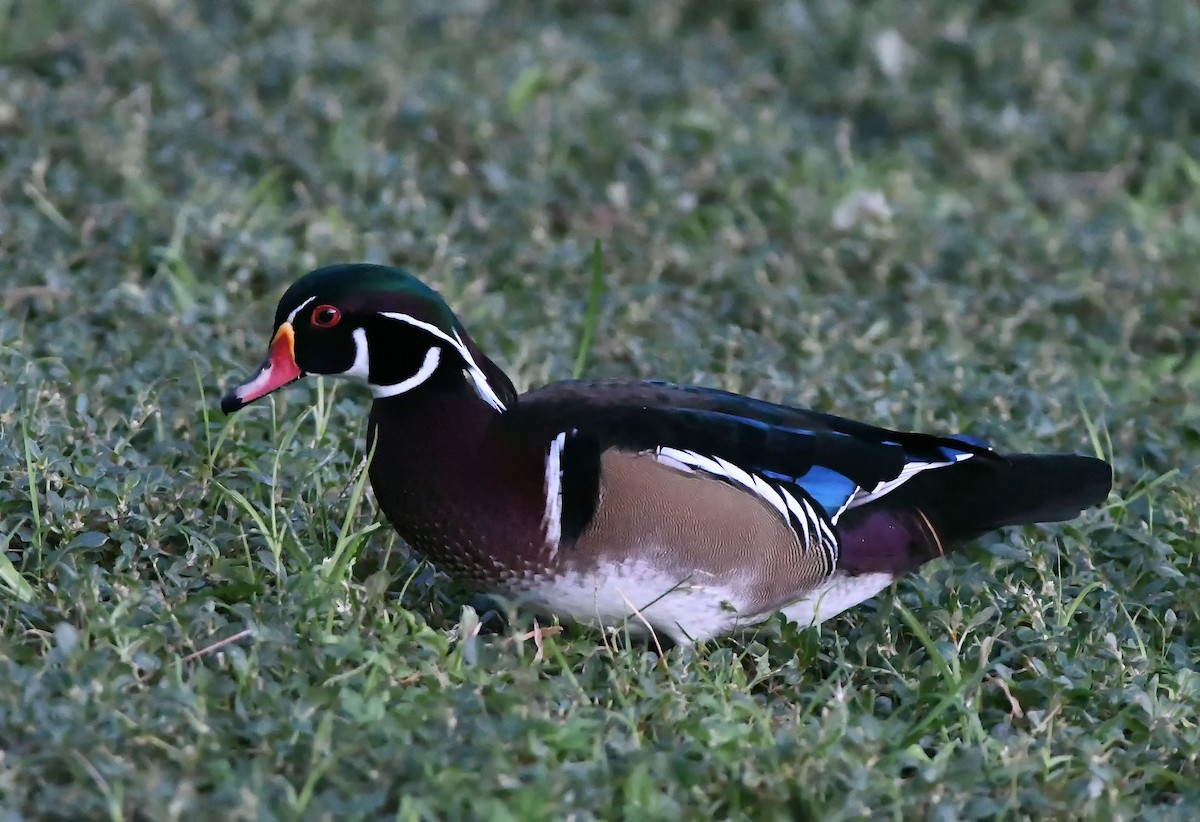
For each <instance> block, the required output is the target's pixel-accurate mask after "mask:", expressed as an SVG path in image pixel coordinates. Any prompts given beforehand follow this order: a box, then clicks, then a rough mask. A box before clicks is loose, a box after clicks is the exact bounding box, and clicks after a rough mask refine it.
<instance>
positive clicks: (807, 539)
mask: <svg viewBox="0 0 1200 822" xmlns="http://www.w3.org/2000/svg"><path fill="white" fill-rule="evenodd" d="M783 498H784V499H786V500H787V507H788V510H789V511H791V512H792V513H793V514H794V515H795V516H796V519H797V521H799V523H800V527H801V528H802V529H803V530H804V550H805V551H807V550H808V549H809V548H811V547H812V534H811V533H809V530H808V515H807V514H806V513H804V509H803V508H801V507H800V503H798V502H796V498H795V497H793V496H792V495H791V494H789V493H788V492H787V491H784V492H783Z"/></svg>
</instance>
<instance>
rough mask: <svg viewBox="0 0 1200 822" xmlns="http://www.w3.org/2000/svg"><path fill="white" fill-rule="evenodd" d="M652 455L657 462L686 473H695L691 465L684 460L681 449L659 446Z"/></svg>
mask: <svg viewBox="0 0 1200 822" xmlns="http://www.w3.org/2000/svg"><path fill="white" fill-rule="evenodd" d="M654 456H655V457H656V458H657V459H658V461H659V462H661V463H664V464H666V465H669V466H671V467H672V468H674V469H676V470H679V471H683V472H685V473H688V474H694V473H695V471H693V470H692V466H690V465H688V464H687V463H686V462H684V460H685V459H686V457H684V456H683V452H682V451H678V450H676V449H674V448H659V449H658V450H657V451H655V452H654Z"/></svg>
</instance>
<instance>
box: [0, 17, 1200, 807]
mask: <svg viewBox="0 0 1200 822" xmlns="http://www.w3.org/2000/svg"><path fill="white" fill-rule="evenodd" d="M1032 5H1033V4H1030V7H1032ZM1044 5H1045V9H1044V10H1041V11H1029V10H1025V4H1015V3H999V2H978V3H969V4H962V3H957V2H951V0H930V2H922V3H910V2H907V0H881V1H880V2H876V3H871V4H861V5H860V4H844V3H840V2H832V0H830V1H829V2H825V1H824V0H818V1H817V2H809V3H772V4H765V3H763V4H760V3H754V2H738V3H735V4H717V3H705V2H699V1H697V2H683V1H682V0H667V2H660V3H654V4H651V3H645V4H642V3H631V2H613V3H576V2H571V3H567V2H560V3H549V4H544V3H532V2H512V3H504V4H500V3H466V2H446V1H445V0H441V1H440V2H419V3H405V4H399V3H382V2H380V3H378V4H369V3H353V4H352V3H344V4H326V3H317V2H315V0H301V1H300V2H294V3H280V2H261V3H232V4H221V3H209V4H192V3H185V2H173V0H163V1H162V2H154V3H148V2H141V3H118V2H111V1H110V0H98V2H92V3H87V4H83V5H80V6H79V8H78V9H74V10H72V12H71V13H70V14H69V15H65V14H63V13H62V7H61V5H49V4H37V3H33V2H28V0H9V2H0V30H2V31H0V255H2V257H0V260H2V262H0V265H2V266H3V274H2V275H0V312H2V313H0V318H2V322H0V538H3V539H5V540H6V541H7V551H6V552H4V553H3V555H2V556H3V557H4V558H3V559H2V560H0V624H2V626H3V627H2V629H0V807H3V809H4V810H5V811H6V814H7V815H5V818H11V819H21V818H46V817H52V816H59V817H61V816H70V817H73V818H88V819H104V818H111V819H171V818H184V819H198V818H206V817H208V816H211V815H213V814H219V815H221V816H223V817H225V818H232V819H251V818H252V819H294V818H306V819H318V818H333V817H338V818H354V817H364V818H400V819H419V818H427V819H433V818H446V819H456V818H468V817H470V818H494V819H539V818H559V819H561V818H574V819H588V818H606V819H614V818H622V817H630V818H639V819H641V818H645V819H654V818H663V819H678V818H708V817H712V818H727V817H728V818H738V817H745V816H755V817H759V818H813V819H856V818H862V817H865V816H872V817H880V818H891V819H920V818H933V819H965V818H982V819H993V818H997V817H1001V818H1029V817H1032V818H1051V817H1053V818H1072V817H1074V818H1088V819H1093V818H1125V819H1130V818H1133V817H1134V816H1138V817H1139V818H1179V819H1186V818H1190V817H1191V816H1192V815H1193V813H1194V810H1193V809H1194V808H1195V807H1196V805H1197V803H1198V802H1200V763H1198V761H1197V757H1198V752H1200V730H1198V728H1197V719H1196V717H1197V716H1200V674H1198V673H1197V670H1196V668H1197V657H1198V655H1200V650H1198V649H1200V565H1198V563H1197V559H1196V555H1197V552H1196V544H1197V541H1196V536H1195V535H1196V533H1197V531H1198V529H1200V505H1198V500H1200V492H1198V491H1197V485H1196V470H1197V467H1198V460H1197V453H1198V449H1197V446H1198V445H1200V403H1198V401H1197V397H1198V396H1200V331H1198V330H1197V329H1198V328H1200V262H1198V261H1200V201H1198V198H1197V190H1198V188H1200V161H1197V159H1196V158H1197V157H1200V138H1198V137H1197V135H1198V134H1200V85H1198V84H1197V77H1200V53H1198V52H1197V50H1196V49H1195V48H1194V44H1195V43H1196V42H1198V41H1200V12H1198V11H1197V8H1196V5H1195V4H1194V3H1192V2H1190V0H1173V2H1167V1H1166V0H1163V2H1149V0H1147V1H1146V2H1139V3H1133V4H1129V3H1117V2H1099V3H1094V4H1083V5H1080V4H1074V5H1075V6H1078V7H1079V8H1080V9H1082V8H1084V7H1085V6H1086V8H1087V9H1088V11H1087V12H1086V13H1084V12H1082V11H1081V12H1078V13H1076V12H1073V11H1071V10H1070V8H1071V5H1072V4H1044ZM401 8H403V9H405V11H404V12H403V13H402V12H401V11H399V10H398V9H401ZM852 9H853V10H852ZM897 36H898V38H899V40H897ZM897 43H901V44H902V45H901V47H899V48H897V47H896V46H897ZM897 55H898V58H897ZM870 192H877V194H869V193H870ZM881 205H882V206H884V207H881ZM597 240H599V241H601V243H602V259H601V260H600V265H601V272H602V276H603V289H602V296H601V297H600V299H599V301H598V302H597V303H596V306H597V308H598V310H597V311H596V313H595V314H592V313H590V311H589V295H590V293H591V289H592V283H593V272H594V270H595V267H594V266H595V263H596V260H595V258H594V257H593V249H594V245H595V243H596V241H597ZM352 260H368V261H389V262H395V263H399V264H404V265H408V266H410V267H411V268H412V269H413V270H414V271H416V272H419V273H420V274H421V275H422V276H423V277H424V278H425V279H426V280H427V281H429V282H430V283H431V284H433V285H434V286H435V287H437V288H438V289H439V290H441V291H442V292H443V293H444V294H445V295H446V296H447V298H448V299H449V301H450V302H451V303H452V304H453V305H454V306H455V307H456V308H457V309H458V310H459V312H460V314H461V316H462V317H463V319H464V321H465V322H466V323H467V325H468V327H470V328H471V329H472V331H473V333H474V334H475V335H476V337H477V338H478V340H479V342H480V343H481V345H482V346H483V347H484V349H485V350H487V351H488V352H489V353H491V354H492V355H493V356H494V357H495V358H496V359H497V360H498V361H499V362H500V363H502V364H503V365H504V366H505V367H506V368H507V369H508V370H509V372H510V374H511V375H512V376H513V378H514V380H515V381H516V383H517V384H518V386H519V387H522V388H525V387H529V386H533V385H536V384H540V383H543V382H545V381H548V380H551V379H560V378H564V377H567V376H569V375H570V374H571V373H572V370H573V368H574V367H575V364H576V363H577V362H578V363H579V364H580V366H581V367H586V371H587V373H589V374H592V375H609V376H612V375H624V376H646V377H651V376H653V377H659V378H669V379H673V380H678V381H689V382H698V383H703V384H707V385H712V386H719V387H723V388H726V389H730V390H735V391H742V392H748V393H752V394H755V395H758V396H762V397H765V398H768V399H772V400H782V401H787V402H792V403H796V404H801V405H805V406H810V407H816V408H821V409H825V410H830V411H834V412H837V413H841V414H844V415H847V416H852V417H856V418H861V419H865V420H870V421H873V422H876V423H880V424H885V425H890V426H898V427H913V428H926V429H931V430H940V431H969V432H972V433H975V434H978V435H982V436H986V437H989V438H991V439H993V440H994V441H996V442H997V443H998V444H999V445H1000V446H1002V447H1004V448H1011V449H1024V450H1032V449H1042V450H1073V451H1079V452H1084V453H1099V454H1102V455H1103V456H1105V457H1106V458H1109V459H1111V460H1112V462H1113V464H1114V466H1115V468H1116V476H1117V481H1116V489H1115V491H1114V494H1113V496H1112V497H1111V498H1110V499H1109V501H1108V503H1107V504H1106V505H1105V506H1103V507H1102V508H1100V509H1098V510H1094V511H1090V512H1088V513H1087V514H1086V515H1085V516H1084V517H1082V518H1080V519H1079V520H1077V521H1076V522H1073V523H1069V524H1064V525H1061V526H1048V527H1040V528H1029V529H1010V530H1008V531H1006V532H1004V533H1002V534H1000V535H998V536H997V537H996V538H994V539H990V540H986V541H984V542H982V543H981V544H979V545H978V546H975V547H973V548H972V549H970V550H967V551H965V552H963V553H962V554H961V555H958V556H956V557H954V558H952V559H951V560H949V561H946V562H941V563H936V564H934V565H932V566H929V567H927V568H926V569H924V570H923V572H922V573H921V574H919V575H917V576H915V577H914V578H912V579H911V580H909V581H906V582H904V583H903V584H900V585H898V586H896V587H895V588H894V589H893V590H891V591H888V592H886V593H884V594H883V595H881V596H879V597H877V598H875V599H874V600H872V601H871V602H869V603H867V604H865V605H863V606H861V607H859V608H856V609H854V610H852V611H850V612H848V613H846V614H844V615H842V616H840V617H838V618H837V619H835V620H833V621H831V622H829V623H827V624H826V625H824V626H822V627H821V628H820V629H817V630H810V631H796V630H794V629H793V628H791V627H788V626H783V625H781V624H779V623H772V624H770V625H768V626H766V627H764V628H763V629H762V630H760V631H758V632H757V633H755V634H751V635H748V636H744V637H740V638H736V639H730V640H725V641H720V642H714V643H710V644H708V645H706V646H704V647H701V648H696V649H689V648H683V649H680V648H677V649H673V650H670V651H668V652H667V653H666V655H665V657H663V658H661V659H660V658H659V656H658V654H657V652H655V651H654V650H653V649H652V648H647V647H644V646H636V645H635V646H633V647H626V645H625V644H624V643H623V642H622V641H620V638H619V637H607V636H603V635H600V634H597V633H593V632H589V631H584V630H578V629H567V630H564V631H562V632H560V633H555V632H553V631H545V632H543V633H542V635H541V636H540V639H535V637H534V636H533V625H532V620H531V619H530V618H528V617H525V616H516V617H515V619H514V620H513V621H512V622H510V623H508V624H504V623H502V621H500V620H496V619H494V618H493V616H494V615H492V614H490V613H489V612H488V609H489V607H490V606H489V605H488V604H487V602H486V600H481V599H479V598H476V597H474V596H473V595H472V594H471V593H470V592H468V591H465V590H463V589H462V588H461V587H459V586H457V585H455V584H453V583H451V582H449V581H446V580H444V579H442V578H439V577H437V576H436V575H435V574H434V573H433V571H432V570H431V569H430V568H429V567H428V566H425V565H423V564H420V563H418V562H416V561H414V559H413V558H411V557H410V556H409V555H408V553H407V551H406V549H405V548H404V546H403V545H402V544H401V543H400V542H399V541H398V540H397V539H396V538H395V537H394V535H393V534H392V532H391V530H390V529H389V528H387V527H378V528H375V527H374V526H375V525H376V523H377V522H378V519H377V511H376V509H375V507H374V502H373V500H372V498H371V497H370V495H369V493H365V492H364V490H363V487H362V485H361V483H358V482H357V481H356V480H355V479H354V471H355V468H356V467H357V466H358V465H359V464H360V463H361V461H362V459H363V457H364V454H363V453H362V448H363V422H362V421H363V413H364V410H365V408H366V403H367V398H366V397H365V396H364V392H362V391H361V390H355V389H353V388H351V387H350V386H345V385H338V384H334V383H332V382H325V383H324V384H320V383H316V382H315V381H313V384H310V385H307V386H303V387H296V388H293V389H291V390H289V391H287V392H284V393H282V394H280V395H279V396H277V397H276V398H274V399H273V400H272V401H270V402H267V403H264V404H262V405H261V406H255V407H254V408H253V409H250V410H247V411H246V412H243V413H242V414H239V415H238V416H237V417H236V418H234V419H232V420H230V419H226V418H224V417H223V416H221V414H220V413H219V411H217V410H216V404H217V399H218V397H219V396H220V394H221V392H222V390H223V389H224V388H226V387H227V386H229V385H230V384H231V382H232V381H233V380H235V379H238V378H240V377H242V376H244V375H245V374H246V373H247V372H248V370H249V369H251V368H253V367H254V365H255V364H256V363H257V362H258V360H259V358H260V357H261V356H262V354H263V351H264V350H265V346H266V343H267V334H268V333H269V323H270V318H271V316H272V311H273V308H274V303H275V300H276V299H277V298H278V296H279V294H280V293H281V292H282V290H283V288H284V287H285V286H286V285H287V284H288V283H289V282H290V281H291V280H292V279H293V278H294V277H296V276H298V275H299V274H301V273H303V272H304V271H306V270H307V269H309V268H311V267H314V266H316V265H318V264H323V263H330V262H337V261H352ZM589 316H594V320H595V325H594V337H593V338H592V342H591V344H590V345H589V346H587V347H585V348H583V349H581V347H580V340H581V337H582V336H583V334H584V328H585V325H587V324H588V317H589ZM581 350H582V351H584V352H585V353H583V354H580V351H581ZM543 627H544V626H543ZM539 642H540V644H539Z"/></svg>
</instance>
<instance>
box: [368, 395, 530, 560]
mask: <svg viewBox="0 0 1200 822" xmlns="http://www.w3.org/2000/svg"><path fill="white" fill-rule="evenodd" d="M507 413H512V412H511V411H505V412H500V411H497V410H495V409H494V408H492V407H491V406H490V405H488V404H487V403H486V402H484V401H483V400H481V399H480V398H479V397H478V396H477V395H476V394H475V393H474V392H473V391H472V390H471V389H470V387H469V386H467V385H465V384H463V383H457V384H454V385H445V386H429V387H422V389H421V390H418V391H414V392H411V393H409V394H401V395H399V396H396V397H389V398H385V399H377V400H376V401H375V402H374V404H373V405H372V406H371V416H370V425H369V429H368V438H367V442H368V445H370V444H372V443H374V449H375V453H374V457H373V458H372V461H371V467H370V477H371V486H372V488H373V489H374V491H375V497H376V499H377V500H378V501H379V506H380V508H381V509H382V510H383V513H384V515H385V516H386V517H387V518H388V520H389V521H390V522H391V523H392V525H393V526H394V527H395V528H396V530H397V532H399V534H400V536H402V537H403V538H404V540H405V541H406V542H408V544H409V545H410V546H411V547H412V548H414V549H415V550H416V551H418V552H419V553H421V554H423V555H424V556H426V557H427V558H429V559H430V560H432V561H433V562H434V564H436V565H438V566H439V567H441V568H443V569H444V570H446V571H448V572H450V573H453V574H455V575H457V576H462V577H467V578H474V579H476V580H477V581H479V582H490V583H494V582H496V581H497V578H498V577H499V578H504V577H508V576H510V575H512V574H514V573H515V574H520V573H522V572H523V571H524V570H525V568H526V566H528V565H529V564H530V563H531V562H534V561H535V560H536V559H537V557H538V556H540V555H541V553H542V552H543V551H545V550H547V549H546V547H545V537H544V529H543V517H544V515H545V507H546V503H545V492H544V483H545V459H546V455H545V453H544V449H543V448H542V447H541V446H539V445H538V444H537V443H536V442H532V441H526V440H524V438H519V437H516V436H514V435H513V434H512V433H511V432H512V428H513V427H512V426H509V425H506V424H505V423H506V420H505V418H504V414H507Z"/></svg>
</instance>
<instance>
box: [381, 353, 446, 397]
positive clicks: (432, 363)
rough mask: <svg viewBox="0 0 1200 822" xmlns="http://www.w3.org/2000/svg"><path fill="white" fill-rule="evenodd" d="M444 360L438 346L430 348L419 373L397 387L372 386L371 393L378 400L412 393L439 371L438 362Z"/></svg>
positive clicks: (396, 385) (399, 383) (402, 381)
mask: <svg viewBox="0 0 1200 822" xmlns="http://www.w3.org/2000/svg"><path fill="white" fill-rule="evenodd" d="M441 358H442V349H440V348H438V347H437V346H436V345H433V346H430V347H429V350H428V351H426V352H425V359H424V360H423V361H422V362H421V367H420V368H418V369H417V373H415V374H413V375H412V376H411V377H409V378H408V379H407V380H401V381H400V382H398V383H396V384H395V385H374V384H372V383H368V385H370V386H371V393H372V394H374V395H375V398H376V399H382V398H384V397H394V396H396V395H397V394H403V393H404V392H405V391H411V390H413V389H414V388H416V387H417V386H418V385H420V384H421V383H423V382H425V380H427V379H429V378H430V377H432V376H433V372H434V371H437V367H438V362H439V361H440V360H441Z"/></svg>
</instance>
